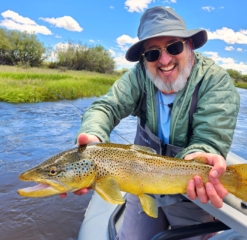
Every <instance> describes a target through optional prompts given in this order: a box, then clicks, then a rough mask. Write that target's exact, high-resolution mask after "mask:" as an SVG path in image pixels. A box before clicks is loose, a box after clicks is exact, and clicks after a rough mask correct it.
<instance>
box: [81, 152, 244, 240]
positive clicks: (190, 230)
mask: <svg viewBox="0 0 247 240" xmlns="http://www.w3.org/2000/svg"><path fill="white" fill-rule="evenodd" d="M226 162H227V165H231V164H238V163H247V161H246V160H244V159H243V158H241V157H239V156H237V155H236V154H234V153H231V152H230V153H229V154H228V155H227V158H226ZM122 194H123V195H125V193H122ZM246 194H247V193H246ZM185 196H186V195H185ZM194 202H195V203H196V204H197V205H198V206H200V207H201V208H203V209H204V210H205V211H207V212H209V213H210V214H211V215H213V216H214V217H215V218H216V219H218V220H219V221H216V222H211V223H203V224H199V225H194V226H189V227H183V228H176V229H172V230H167V231H164V232H161V233H160V234H158V235H156V236H155V237H154V238H153V239H152V240H161V239H166V240H169V239H170V240H171V239H182V238H185V237H189V236H190V237H192V236H198V235H202V234H205V233H209V232H218V231H222V233H221V234H218V235H216V237H213V238H211V239H212V240H213V239H215V240H216V239H221V240H226V239H239V240H240V239H241V240H242V239H247V203H246V202H243V201H242V200H241V199H239V198H237V197H235V196H233V195H232V194H228V196H227V197H226V198H225V199H224V204H223V207H222V208H220V209H216V208H214V207H213V206H212V205H211V204H210V203H207V204H202V203H200V202H199V201H198V200H195V201H194ZM124 207H125V205H124V204H123V205H118V206H116V205H113V204H110V203H107V202H106V201H104V200H103V199H102V198H101V197H100V196H99V195H98V194H97V193H94V195H93V196H92V199H91V201H90V203H89V206H88V208H87V211H86V213H85V218H84V220H83V223H82V226H81V229H80V232H79V236H78V240H114V239H115V236H116V234H117V232H118V230H119V228H120V227H121V224H122V220H123V213H124ZM228 229H230V230H228ZM228 236H231V237H229V238H228ZM233 236H235V238H233Z"/></svg>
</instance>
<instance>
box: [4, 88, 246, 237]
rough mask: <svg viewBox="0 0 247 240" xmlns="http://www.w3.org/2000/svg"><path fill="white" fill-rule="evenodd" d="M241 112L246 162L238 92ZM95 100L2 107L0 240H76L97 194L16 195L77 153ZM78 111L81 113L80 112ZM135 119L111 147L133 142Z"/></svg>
mask: <svg viewBox="0 0 247 240" xmlns="http://www.w3.org/2000/svg"><path fill="white" fill-rule="evenodd" d="M238 92H239V94H240V96H241V108H240V113H239V116H238V121H237V127H236V130H235V134H234V139H233V144H232V148H231V151H232V152H234V153H236V154H237V155H239V156H241V157H243V158H245V159H247V142H246V136H247V124H246V117H247V90H244V89H238ZM94 100H96V98H87V99H78V100H74V101H60V102H43V103H32V104H9V103H4V102H0V146H1V149H0V203H1V204H0V239H1V240H12V239H19V240H55V239H56V240H60V239H61V240H75V239H77V236H78V231H79V229H80V226H81V223H82V221H83V218H84V213H85V211H86V208H87V205H88V203H89V201H90V198H91V195H92V191H91V192H90V193H89V194H87V195H84V196H77V195H75V194H73V193H70V194H68V196H67V197H66V198H65V199H62V198H60V197H59V196H52V197H47V198H40V199H29V198H22V197H20V196H19V195H18V194H17V192H16V191H17V189H18V188H22V187H26V186H31V185H33V184H30V183H24V182H21V181H19V180H18V174H19V173H21V172H22V171H24V170H26V169H28V168H30V167H32V166H34V165H36V164H38V163H40V162H42V161H43V160H45V159H46V158H48V157H49V156H52V155H54V154H56V153H58V152H60V151H63V150H66V149H69V148H71V147H74V137H75V135H76V132H77V130H78V128H79V126H80V122H81V118H80V114H82V111H84V110H85V109H86V108H87V107H88V106H90V104H91V103H92V102H93V101H94ZM78 108H81V110H82V111H81V110H79V109H78ZM135 126H136V118H134V117H131V116H130V117H128V118H126V119H123V120H122V121H121V123H120V124H119V125H118V126H117V128H115V130H114V131H113V133H112V134H111V141H112V142H118V143H127V142H126V141H125V140H124V139H123V138H121V137H120V136H124V138H125V139H126V140H128V141H129V142H133V139H134V135H135Z"/></svg>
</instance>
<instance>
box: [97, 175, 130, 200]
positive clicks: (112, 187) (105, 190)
mask: <svg viewBox="0 0 247 240" xmlns="http://www.w3.org/2000/svg"><path fill="white" fill-rule="evenodd" d="M92 187H93V189H94V190H95V191H96V192H97V193H98V194H99V195H100V196H101V197H102V198H103V199H104V200H105V201H107V202H109V203H113V204H123V203H124V202H125V201H124V199H123V197H122V194H121V190H120V188H119V186H118V183H117V182H116V180H115V179H113V178H110V177H107V178H103V179H100V180H97V181H96V182H95V184H94V186H92Z"/></svg>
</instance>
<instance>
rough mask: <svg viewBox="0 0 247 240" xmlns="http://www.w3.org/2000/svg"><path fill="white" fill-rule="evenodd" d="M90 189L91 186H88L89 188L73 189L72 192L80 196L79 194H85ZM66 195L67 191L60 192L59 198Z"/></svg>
mask: <svg viewBox="0 0 247 240" xmlns="http://www.w3.org/2000/svg"><path fill="white" fill-rule="evenodd" d="M90 189H92V188H91V187H89V188H81V189H79V190H76V191H74V192H73V193H74V194H76V195H79V196H80V195H84V194H87V193H88V191H89V190H90ZM66 196H67V193H61V194H60V197H61V198H66Z"/></svg>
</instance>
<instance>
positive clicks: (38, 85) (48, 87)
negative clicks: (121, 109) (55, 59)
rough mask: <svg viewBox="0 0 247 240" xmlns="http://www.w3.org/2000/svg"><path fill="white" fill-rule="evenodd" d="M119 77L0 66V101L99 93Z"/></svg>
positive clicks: (59, 97) (99, 94)
mask: <svg viewBox="0 0 247 240" xmlns="http://www.w3.org/2000/svg"><path fill="white" fill-rule="evenodd" d="M119 77H120V75H119V74H112V75H111V74H99V73H92V72H86V71H66V72H59V71H58V70H54V69H42V68H28V69H23V68H19V67H9V66H0V85H1V88H0V101H4V102H12V103H20V102H43V101H57V100H61V98H64V99H76V98H83V97H92V96H101V95H103V94H105V93H107V91H108V90H109V88H110V87H111V86H112V84H113V83H114V82H115V81H116V80H117V79H118V78H119Z"/></svg>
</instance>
